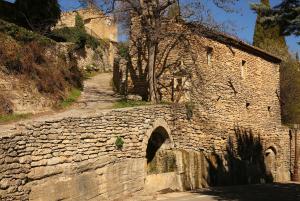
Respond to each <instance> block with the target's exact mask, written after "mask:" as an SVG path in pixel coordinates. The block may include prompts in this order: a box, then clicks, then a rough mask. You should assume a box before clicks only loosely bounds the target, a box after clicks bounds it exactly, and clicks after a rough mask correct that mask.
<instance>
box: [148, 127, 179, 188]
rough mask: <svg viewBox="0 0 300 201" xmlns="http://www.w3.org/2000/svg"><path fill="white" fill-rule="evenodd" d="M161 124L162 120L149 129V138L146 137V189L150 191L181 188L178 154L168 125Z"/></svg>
mask: <svg viewBox="0 0 300 201" xmlns="http://www.w3.org/2000/svg"><path fill="white" fill-rule="evenodd" d="M154 125H155V124H154ZM156 125H157V124H156ZM161 125H162V122H159V124H158V127H154V128H155V129H154V130H152V131H149V133H148V134H147V136H148V138H147V139H145V145H146V147H145V149H144V150H145V151H146V159H147V164H146V166H147V167H146V171H147V177H146V179H145V189H146V190H147V191H149V192H152V191H153V192H156V191H160V190H163V189H179V186H180V185H179V183H178V181H177V174H176V170H177V165H176V154H175V150H174V149H173V146H172V138H171V136H170V134H169V132H170V130H169V129H168V127H167V126H166V127H165V126H161ZM164 125H165V124H164ZM146 140H147V141H146Z"/></svg>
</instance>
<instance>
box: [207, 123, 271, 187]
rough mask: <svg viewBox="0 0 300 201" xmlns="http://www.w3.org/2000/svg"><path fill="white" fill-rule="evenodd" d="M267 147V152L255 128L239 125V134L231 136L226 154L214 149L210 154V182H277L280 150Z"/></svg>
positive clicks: (214, 184) (209, 183)
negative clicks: (276, 158) (215, 151)
mask: <svg viewBox="0 0 300 201" xmlns="http://www.w3.org/2000/svg"><path fill="white" fill-rule="evenodd" d="M267 151H268V152H266V153H265V152H264V149H263V146H262V142H261V139H260V137H259V136H254V134H253V133H252V130H248V129H242V128H235V138H232V137H230V138H229V140H228V143H227V148H226V154H225V155H224V156H223V157H222V156H221V155H218V154H216V153H213V154H212V155H210V156H208V157H207V161H208V164H209V165H208V176H209V179H208V185H209V186H220V185H239V184H257V183H269V182H273V176H272V173H273V171H274V165H275V155H276V152H275V153H274V152H273V153H270V149H268V150H267ZM271 151H272V150H271ZM266 157H267V160H266ZM270 157H271V158H270Z"/></svg>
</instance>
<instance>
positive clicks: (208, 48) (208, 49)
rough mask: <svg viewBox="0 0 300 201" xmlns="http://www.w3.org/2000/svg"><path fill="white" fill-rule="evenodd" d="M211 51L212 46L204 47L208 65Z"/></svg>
mask: <svg viewBox="0 0 300 201" xmlns="http://www.w3.org/2000/svg"><path fill="white" fill-rule="evenodd" d="M212 52H213V48H212V47H207V48H206V53H207V64H208V65H211V58H212Z"/></svg>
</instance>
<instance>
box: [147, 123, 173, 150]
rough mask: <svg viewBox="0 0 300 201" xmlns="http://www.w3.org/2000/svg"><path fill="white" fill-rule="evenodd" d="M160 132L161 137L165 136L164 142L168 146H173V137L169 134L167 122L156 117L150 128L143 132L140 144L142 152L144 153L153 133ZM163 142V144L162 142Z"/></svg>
mask: <svg viewBox="0 0 300 201" xmlns="http://www.w3.org/2000/svg"><path fill="white" fill-rule="evenodd" d="M156 133H157V134H161V135H162V137H164V138H166V139H165V141H164V143H166V144H167V145H168V146H169V147H170V148H172V147H174V142H173V138H172V135H171V129H170V127H169V126H168V123H167V122H166V121H165V120H164V119H157V120H156V121H154V123H153V124H152V127H151V129H149V130H147V132H146V133H145V137H144V140H143V144H142V151H143V153H146V151H147V147H148V143H149V140H150V138H151V136H152V135H153V134H155V135H157V134H156ZM164 143H163V144H164Z"/></svg>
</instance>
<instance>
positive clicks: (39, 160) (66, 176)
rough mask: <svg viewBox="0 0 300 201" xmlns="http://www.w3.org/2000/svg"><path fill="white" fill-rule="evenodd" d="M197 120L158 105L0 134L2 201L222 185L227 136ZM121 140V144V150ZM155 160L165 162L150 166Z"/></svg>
mask: <svg viewBox="0 0 300 201" xmlns="http://www.w3.org/2000/svg"><path fill="white" fill-rule="evenodd" d="M195 115H196V114H195ZM194 119H195V120H194ZM198 119H199V117H195V118H194V117H193V118H191V117H190V116H189V115H187V110H186V108H185V107H184V106H171V105H155V106H147V107H144V106H142V107H136V108H127V109H116V110H107V111H101V112H98V113H93V114H82V115H77V116H76V115H75V116H74V115H73V116H70V117H61V118H58V117H56V118H54V119H51V118H49V119H41V120H31V121H26V122H22V123H18V124H16V125H14V126H12V127H9V128H7V129H4V127H2V130H1V132H0V167H1V169H0V171H1V172H0V179H1V181H0V198H1V200H6V201H9V200H11V201H16V200H34V201H48V200H49V201H58V200H74V201H82V200H95V201H96V200H107V199H117V198H120V197H122V196H125V195H128V194H132V193H135V192H137V191H140V190H142V189H148V190H161V189H165V188H172V189H177V190H184V189H194V188H199V187H204V186H208V185H212V184H219V183H220V182H219V181H220V178H221V177H217V176H216V175H222V178H229V177H230V176H232V175H231V174H230V173H229V172H228V171H230V168H229V169H228V168H227V169H226V166H224V167H223V164H224V163H223V162H222V159H223V155H224V154H223V155H218V154H217V153H223V152H222V150H226V144H227V142H228V136H229V135H228V134H227V133H224V132H223V133H221V134H219V135H217V134H216V135H208V134H207V133H206V134H205V133H204V132H203V125H201V124H200V123H199V122H197V121H198ZM117 138H119V139H122V140H123V141H124V144H123V146H122V147H120V148H118V147H117V146H116V140H117ZM279 146H280V145H279ZM277 147H278V146H277ZM157 152H160V153H161V154H160V158H163V160H158V159H155V160H154V161H155V164H154V165H153V164H152V165H151V163H152V160H153V158H154V156H155V154H157ZM279 152H281V153H284V152H283V151H279ZM279 152H278V153H279ZM157 155H158V154H157ZM282 155H283V154H282ZM276 157H277V160H278V161H277V162H278V163H281V162H282V161H284V160H285V158H283V156H280V155H278V156H276ZM275 162H276V161H275ZM271 163H274V161H271ZM283 164H285V163H283ZM149 166H150V167H151V169H150V170H149ZM153 167H154V169H153ZM255 167H257V166H255ZM284 167H285V166H284ZM256 169H257V168H256ZM225 170H227V171H225ZM150 173H152V174H150ZM251 178H252V177H251ZM251 178H250V179H251ZM262 178H263V177H261V178H260V179H262ZM248 180H249V178H248ZM224 181H227V180H226V179H224ZM225 183H226V182H225Z"/></svg>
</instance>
